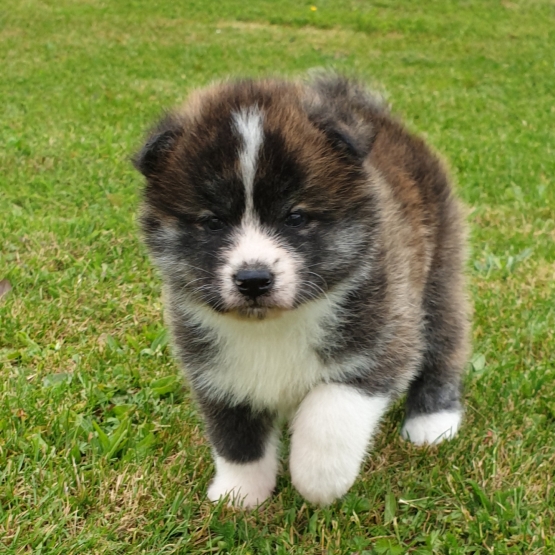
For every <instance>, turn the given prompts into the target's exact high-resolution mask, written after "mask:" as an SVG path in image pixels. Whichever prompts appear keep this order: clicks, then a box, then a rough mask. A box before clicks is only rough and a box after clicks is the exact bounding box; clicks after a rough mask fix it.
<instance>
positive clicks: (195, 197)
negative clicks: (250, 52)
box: [135, 76, 469, 507]
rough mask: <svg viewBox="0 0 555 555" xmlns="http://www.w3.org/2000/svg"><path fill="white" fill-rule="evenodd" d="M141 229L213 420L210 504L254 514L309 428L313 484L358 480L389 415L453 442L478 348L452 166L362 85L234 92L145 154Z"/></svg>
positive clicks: (315, 494) (154, 138) (210, 97)
mask: <svg viewBox="0 0 555 555" xmlns="http://www.w3.org/2000/svg"><path fill="white" fill-rule="evenodd" d="M135 165H136V167H137V169H138V170H139V171H140V172H141V173H142V174H143V175H144V176H145V177H146V187H145V190H144V202H143V207H142V212H141V216H140V222H141V227H142V231H143V234H144V238H145V240H146V244H147V246H148V249H149V252H150V255H151V257H152V260H153V261H154V263H155V264H156V266H157V267H158V268H159V270H160V272H161V274H162V278H163V283H164V293H165V295H164V296H165V308H166V316H167V320H168V323H169V326H170V329H171V334H172V337H173V345H174V349H175V353H176V355H177V357H178V359H179V360H180V362H181V364H182V366H183V368H184V370H185V372H186V374H187V376H188V379H189V382H190V384H191V387H192V389H193V391H194V392H195V394H196V398H197V400H198V404H199V406H200V409H201V412H202V414H203V416H204V420H205V424H206V432H207V434H208V439H209V441H210V443H211V445H212V448H213V452H214V458H215V467H216V476H215V478H214V480H213V482H212V484H211V485H210V487H209V490H208V497H209V498H210V499H211V500H214V501H216V500H218V499H219V498H221V497H223V496H227V495H229V498H228V499H229V500H230V501H231V502H232V503H236V504H242V505H243V506H245V507H253V506H256V505H258V504H260V503H262V502H263V501H264V500H265V499H267V498H268V497H269V496H270V495H271V493H272V491H273V489H274V487H275V485H276V474H277V472H278V451H279V450H278V441H279V430H280V422H281V421H282V420H283V419H284V418H285V419H288V420H289V421H290V422H291V453H290V461H289V463H290V470H291V478H292V481H293V484H294V485H295V487H296V488H297V490H298V491H299V492H300V493H301V494H302V495H303V496H304V497H305V498H306V499H307V500H308V501H310V502H313V503H317V504H321V505H325V504H328V503H331V502H332V501H333V500H334V499H336V498H338V497H341V496H342V495H343V494H345V493H346V492H347V490H348V489H349V488H350V487H351V486H352V485H353V483H354V481H355V479H356V477H357V474H358V472H359V470H360V467H361V463H362V462H363V460H364V456H365V453H366V451H367V449H368V447H369V444H370V442H371V440H372V436H373V435H374V434H375V432H376V430H377V428H378V425H379V422H380V419H381V418H382V416H383V414H384V413H385V412H386V411H387V408H388V407H389V406H390V404H391V402H392V401H393V400H394V399H395V398H397V397H398V396H399V395H400V394H402V393H404V392H408V396H407V402H406V420H405V423H404V425H403V427H402V431H401V434H402V436H403V437H404V438H406V439H410V440H411V441H413V442H415V443H417V444H424V443H436V442H439V441H441V440H443V439H446V438H451V437H453V435H454V434H455V433H456V432H457V429H458V428H459V425H460V422H461V415H462V408H461V400H460V397H461V393H460V382H461V372H462V370H463V366H464V364H465V362H466V360H467V354H468V327H469V326H468V317H467V305H466V297H465V291H464V277H463V265H464V252H465V245H464V235H465V234H464V226H463V223H462V219H461V209H460V207H459V204H458V202H457V200H456V199H455V197H454V196H453V192H452V189H451V187H450V184H449V179H448V177H447V175H446V172H445V169H444V168H443V166H442V164H441V163H440V161H439V160H438V158H437V157H436V156H435V155H434V154H433V153H432V152H431V151H430V150H429V148H428V147H427V146H426V144H425V143H424V141H423V140H422V139H420V138H418V137H415V136H414V135H412V134H410V133H409V132H408V131H407V130H406V129H405V128H404V127H403V125H402V124H401V123H400V122H399V121H397V120H396V119H394V118H393V117H392V116H391V115H390V114H389V112H388V109H387V108H386V107H385V106H384V105H383V104H382V103H381V102H380V101H379V100H377V99H376V98H374V97H373V96H372V95H371V94H369V93H368V92H367V91H366V90H365V89H364V88H363V87H362V86H360V85H358V84H356V83H353V82H351V81H348V80H346V79H343V78H340V77H336V76H331V77H326V76H324V77H319V78H316V79H315V80H313V81H312V82H311V83H308V84H306V83H300V82H287V81H281V80H272V79H269V80H262V81H251V80H240V81H235V82H226V83H223V84H219V85H215V86H212V87H209V88H207V89H203V90H200V91H197V92H195V93H193V94H192V95H191V96H190V98H189V100H188V102H187V103H186V105H185V106H184V107H183V108H181V109H178V110H176V111H175V112H174V113H171V114H169V115H166V117H164V118H163V119H162V121H161V122H160V123H159V124H158V126H157V127H156V128H155V129H154V130H153V131H152V132H151V134H150V137H149V138H148V140H147V142H146V144H145V145H144V147H143V149H142V150H141V151H140V152H139V153H138V154H137V155H136V157H135Z"/></svg>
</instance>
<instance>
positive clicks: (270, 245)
mask: <svg viewBox="0 0 555 555" xmlns="http://www.w3.org/2000/svg"><path fill="white" fill-rule="evenodd" d="M251 265H255V266H256V267H265V268H268V270H270V271H271V272H272V274H273V276H274V287H273V291H272V304H273V305H274V306H278V307H280V308H291V306H292V305H293V301H294V300H295V295H296V294H297V286H298V285H297V281H298V280H297V268H298V261H297V259H296V258H295V256H294V255H293V254H292V253H291V251H290V250H288V249H286V248H284V247H283V246H282V245H280V243H279V241H278V240H276V239H274V238H273V237H271V236H270V235H268V233H265V232H264V231H263V230H261V229H259V228H258V227H257V226H255V225H252V224H245V225H243V226H242V227H241V228H240V230H239V233H238V234H237V236H236V239H235V242H234V246H233V247H232V248H231V249H230V251H229V253H228V256H227V260H226V263H225V264H224V265H223V266H222V268H221V279H222V296H223V297H224V299H225V300H226V301H227V302H228V303H229V305H230V306H233V305H234V304H235V305H236V304H241V303H242V302H243V299H242V297H241V294H240V293H239V292H238V291H237V288H236V286H235V280H234V276H235V274H236V273H237V271H238V270H239V269H240V268H244V267H249V266H251Z"/></svg>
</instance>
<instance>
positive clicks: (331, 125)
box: [310, 114, 374, 160]
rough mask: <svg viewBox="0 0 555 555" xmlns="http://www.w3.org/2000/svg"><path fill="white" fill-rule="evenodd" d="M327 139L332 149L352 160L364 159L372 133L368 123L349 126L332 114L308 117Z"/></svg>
mask: <svg viewBox="0 0 555 555" xmlns="http://www.w3.org/2000/svg"><path fill="white" fill-rule="evenodd" d="M310 119H311V120H312V122H313V123H314V125H315V126H316V127H317V128H318V129H320V131H322V132H323V133H324V134H325V135H326V138H327V139H328V142H329V143H330V145H331V146H332V148H333V149H334V150H337V151H339V152H341V153H342V154H344V155H345V156H347V157H348V158H352V159H354V160H364V158H366V156H368V154H369V153H370V149H371V147H372V143H373V139H374V134H373V130H372V128H371V127H370V126H369V125H365V126H362V125H360V124H358V125H354V126H349V125H348V124H347V123H346V122H345V121H341V119H340V118H334V117H333V114H332V115H329V114H328V115H325V116H324V115H322V116H316V117H315V116H314V115H313V117H311V118H310Z"/></svg>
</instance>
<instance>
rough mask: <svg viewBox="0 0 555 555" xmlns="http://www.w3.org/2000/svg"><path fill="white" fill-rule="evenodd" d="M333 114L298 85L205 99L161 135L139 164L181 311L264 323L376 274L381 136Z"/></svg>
mask: <svg viewBox="0 0 555 555" xmlns="http://www.w3.org/2000/svg"><path fill="white" fill-rule="evenodd" d="M329 112H330V107H326V105H325V100H324V99H321V98H318V97H317V96H316V94H315V93H314V94H312V93H311V92H310V90H307V89H305V88H302V87H300V86H298V85H291V84H283V83H279V82H271V81H270V82H261V83H253V82H241V83H236V84H228V85H223V86H219V87H215V88H212V89H208V90H205V91H201V92H200V93H198V94H197V95H195V96H194V97H193V98H191V99H190V101H189V103H188V105H187V106H186V107H185V109H184V110H183V111H182V112H181V113H177V114H174V115H171V116H168V117H166V119H164V120H163V121H162V122H161V123H160V124H159V126H158V128H157V129H156V130H155V131H154V132H153V134H152V135H151V137H150V139H149V140H148V141H147V143H146V145H145V146H144V148H143V150H142V151H141V152H140V153H139V154H138V156H137V158H136V160H135V163H136V166H137V168H138V169H139V170H140V171H141V172H142V173H143V174H144V175H145V176H146V178H147V186H146V189H145V196H144V204H143V212H142V215H141V224H142V227H143V231H144V235H145V238H146V242H147V245H148V246H149V249H150V252H151V255H152V257H153V259H154V261H155V262H156V263H157V265H158V266H159V268H160V269H161V271H162V274H163V277H164V279H165V280H166V282H167V283H168V284H169V286H170V291H171V293H172V295H173V299H172V302H182V303H189V304H190V303H198V304H202V305H208V306H209V307H211V308H212V309H213V310H215V311H218V312H222V313H232V314H235V315H239V316H241V317H254V318H264V317H266V316H268V315H271V314H272V313H275V312H279V311H281V310H290V309H294V308H296V307H297V306H299V305H300V304H301V303H304V302H307V301H310V300H312V299H315V298H317V297H319V296H322V295H326V293H327V292H328V291H329V290H330V289H332V288H333V287H335V286H336V285H337V284H338V283H340V282H342V281H343V280H345V279H348V278H349V277H350V276H352V275H354V274H356V273H357V271H358V270H359V268H360V266H361V265H363V264H365V260H364V255H365V253H366V252H367V251H368V249H369V244H370V242H371V235H372V228H373V226H374V225H375V221H374V219H375V218H374V217H373V213H372V199H371V196H370V190H369V187H368V186H367V179H368V175H367V172H366V170H365V167H364V159H365V156H366V154H367V144H368V143H369V136H370V133H371V131H370V130H364V132H365V133H366V135H363V134H362V133H361V131H360V130H356V131H355V132H353V131H352V129H350V128H349V125H348V121H347V122H346V121H345V118H344V117H343V118H341V117H335V118H334V117H333V116H334V114H333V113H329ZM357 133H358V134H357Z"/></svg>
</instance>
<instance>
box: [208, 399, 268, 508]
mask: <svg viewBox="0 0 555 555" xmlns="http://www.w3.org/2000/svg"><path fill="white" fill-rule="evenodd" d="M201 406H202V409H203V412H204V416H205V418H206V423H207V431H208V437H209V439H210V442H211V444H212V447H213V450H214V463H215V466H216V476H215V478H214V480H213V481H212V483H211V485H210V487H209V488H208V498H209V499H210V500H211V501H218V500H219V499H220V498H222V497H225V496H229V502H230V504H232V505H237V506H242V507H244V508H247V509H249V508H253V507H256V506H257V505H260V504H261V503H262V502H264V501H265V500H266V499H267V498H268V497H270V495H271V494H272V491H273V490H274V488H275V486H276V476H277V472H278V443H279V441H278V434H277V430H276V429H275V427H274V418H273V416H272V415H271V414H270V413H269V412H265V411H259V412H256V411H253V410H252V408H251V407H250V406H248V405H247V404H242V405H235V406H229V405H226V404H225V403H214V402H209V401H206V400H201Z"/></svg>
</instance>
